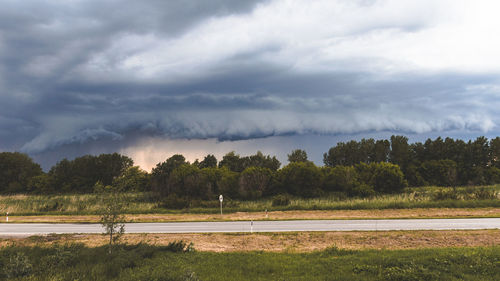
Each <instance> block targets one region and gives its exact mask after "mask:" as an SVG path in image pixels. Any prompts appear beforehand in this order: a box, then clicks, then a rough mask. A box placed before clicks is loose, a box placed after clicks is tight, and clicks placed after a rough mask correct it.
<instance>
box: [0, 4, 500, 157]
mask: <svg viewBox="0 0 500 281" xmlns="http://www.w3.org/2000/svg"><path fill="white" fill-rule="evenodd" d="M498 8H500V4H498V3H497V2H496V1H493V0H492V1H488V0H479V1H474V3H472V2H471V1H465V0H459V1H455V0H441V1H430V0H419V1H416V0H415V1H413V0H406V1H401V0H380V1H376V0H373V1H366V0H359V1H351V0H349V1H347V0H336V1H298V0H296V1H295V0H273V1H232V0H218V1H64V2H61V1H5V2H3V3H2V9H0V150H7V151H12V150H20V151H23V152H26V153H29V154H31V155H39V154H44V153H48V152H51V151H52V152H54V151H58V150H61V151H65V149H67V148H68V147H72V148H73V149H76V147H87V148H88V147H89V144H92V143H96V142H101V143H103V144H107V145H106V146H105V147H106V149H104V150H113V148H114V149H116V148H117V147H118V148H121V149H124V150H127V149H128V150H130V149H129V148H130V147H136V149H140V148H139V147H137V143H141V138H145V139H149V138H154V139H155V140H158V139H160V140H161V139H164V140H176V139H194V140H196V139H201V140H203V139H209V140H218V141H235V140H251V139H261V138H267V137H276V136H305V135H320V136H321V135H323V136H338V135H356V134H362V133H366V134H378V133H380V134H385V133H403V134H436V133H437V134H442V135H446V134H447V133H448V132H453V134H457V132H462V133H463V135H471V134H478V135H481V134H493V133H496V132H498V131H499V126H498V125H499V124H500V117H499V114H498V113H499V110H498V108H500V81H499V78H498V77H500V76H499V74H500V64H498V62H500V53H499V52H498V49H500V39H498V38H497V37H496V36H494V34H498V33H500V30H498V29H500V19H499V18H498V17H497V16H496V15H495V11H498ZM210 142H211V141H210ZM110 143H111V144H110ZM65 147H66V148H65ZM127 147H129V148H127ZM87 148H86V149H87ZM103 152H105V151H103Z"/></svg>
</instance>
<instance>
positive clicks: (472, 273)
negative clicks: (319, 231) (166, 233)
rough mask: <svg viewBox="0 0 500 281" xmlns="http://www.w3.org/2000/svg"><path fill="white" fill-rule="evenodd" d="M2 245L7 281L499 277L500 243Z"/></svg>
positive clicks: (0, 261)
mask: <svg viewBox="0 0 500 281" xmlns="http://www.w3.org/2000/svg"><path fill="white" fill-rule="evenodd" d="M107 250H108V249H107V247H97V248H87V247H84V246H82V245H78V244H74V245H70V246H54V247H48V248H47V247H16V246H11V247H6V248H2V249H1V250H0V266H1V267H2V270H1V271H0V272H1V273H0V274H1V277H0V278H2V279H4V280H7V279H8V280H218V281H222V280H252V281H253V280H500V247H485V248H482V247H481V248H442V249H423V250H397V251H389V250H379V251H376V250H366V251H352V250H339V249H337V248H329V249H327V250H323V251H317V252H312V253H269V252H245V253H210V252H183V251H179V249H177V250H176V249H175V248H172V247H170V248H169V247H159V246H149V245H145V244H138V245H129V246H120V247H118V248H115V250H114V252H113V254H111V255H108V254H107Z"/></svg>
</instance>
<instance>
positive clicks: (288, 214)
mask: <svg viewBox="0 0 500 281" xmlns="http://www.w3.org/2000/svg"><path fill="white" fill-rule="evenodd" d="M467 217H500V208H470V209H469V208H460V209H454V208H430V209H382V210H329V211H275V212H268V213H267V215H266V213H265V212H237V213H230V214H224V215H223V216H220V215H217V214H138V215H127V220H128V221H130V222H178V221H241V220H300V219H382V218H383V219H402V218H467ZM98 221H99V217H98V216H95V215H75V216H65V215H62V216H51V215H45V216H10V217H9V222H12V223H30V222H38V223H42V222H45V223H91V222H94V223H95V222H98ZM0 222H1V223H3V222H5V218H2V219H1V220H0Z"/></svg>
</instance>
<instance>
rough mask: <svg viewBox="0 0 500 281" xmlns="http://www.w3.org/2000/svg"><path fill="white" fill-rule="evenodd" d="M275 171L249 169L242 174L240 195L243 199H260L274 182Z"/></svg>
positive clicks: (260, 168)
mask: <svg viewBox="0 0 500 281" xmlns="http://www.w3.org/2000/svg"><path fill="white" fill-rule="evenodd" d="M272 176H273V171H271V169H268V168H262V167H248V168H246V169H245V170H244V171H243V172H242V173H241V174H240V178H239V182H238V186H239V189H238V194H239V197H240V198H241V199H258V198H261V197H262V195H263V194H265V193H266V192H267V191H268V189H269V186H270V184H271V182H272Z"/></svg>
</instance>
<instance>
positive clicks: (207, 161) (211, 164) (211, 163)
mask: <svg viewBox="0 0 500 281" xmlns="http://www.w3.org/2000/svg"><path fill="white" fill-rule="evenodd" d="M215 167H217V158H215V156H214V155H212V154H208V155H207V156H205V158H204V159H203V161H201V162H200V164H198V168H200V169H203V168H215Z"/></svg>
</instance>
